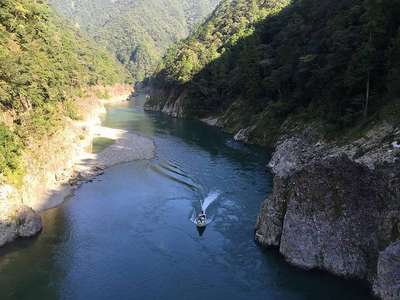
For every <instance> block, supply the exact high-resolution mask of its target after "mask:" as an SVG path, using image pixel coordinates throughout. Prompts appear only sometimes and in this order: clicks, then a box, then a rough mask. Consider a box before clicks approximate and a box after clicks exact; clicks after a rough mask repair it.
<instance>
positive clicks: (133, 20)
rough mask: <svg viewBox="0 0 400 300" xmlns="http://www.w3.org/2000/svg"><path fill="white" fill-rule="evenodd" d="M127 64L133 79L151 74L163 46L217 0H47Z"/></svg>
mask: <svg viewBox="0 0 400 300" xmlns="http://www.w3.org/2000/svg"><path fill="white" fill-rule="evenodd" d="M49 2H50V3H51V4H52V5H53V6H54V7H55V8H56V9H57V11H58V12H60V13H61V14H62V15H64V16H66V17H67V18H68V19H71V20H73V21H74V23H75V24H76V26H78V27H80V28H81V30H83V31H85V32H87V33H88V34H89V35H90V36H91V37H93V38H94V39H95V40H96V41H97V42H100V43H102V44H104V45H106V46H107V47H108V48H109V50H111V51H112V52H114V53H115V55H116V57H117V58H118V60H119V61H120V62H122V63H123V64H124V65H126V66H127V67H128V69H129V70H130V71H131V73H132V75H133V76H134V78H135V80H136V81H141V80H143V79H144V78H145V77H146V76H148V75H149V74H151V72H152V71H153V70H154V66H155V65H157V64H158V62H159V60H160V58H161V57H162V55H163V54H164V51H165V49H166V48H167V47H168V46H169V45H171V44H172V43H174V42H176V41H177V40H179V39H182V38H185V37H186V36H187V35H188V34H189V32H190V30H191V29H192V28H193V27H194V26H195V25H196V24H197V23H198V22H200V21H201V20H203V18H204V17H205V16H206V15H208V14H209V13H210V12H211V11H212V10H213V8H214V7H215V5H216V4H217V2H218V0H183V1H182V0H120V1H112V0H94V1H88V0H68V1H64V0H50V1H49Z"/></svg>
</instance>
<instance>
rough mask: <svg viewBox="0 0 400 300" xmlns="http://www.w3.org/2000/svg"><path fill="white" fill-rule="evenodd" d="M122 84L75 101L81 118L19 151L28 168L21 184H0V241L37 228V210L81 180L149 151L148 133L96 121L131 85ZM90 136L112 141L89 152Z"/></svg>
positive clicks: (50, 205) (58, 201) (146, 155)
mask: <svg viewBox="0 0 400 300" xmlns="http://www.w3.org/2000/svg"><path fill="white" fill-rule="evenodd" d="M121 90H123V88H121V87H119V90H118V91H121ZM125 90H126V91H127V93H122V92H119V93H117V92H115V93H114V94H112V97H110V98H109V99H107V100H101V99H96V98H95V97H91V98H88V99H82V100H80V101H78V102H77V104H78V106H79V111H80V112H82V113H83V114H82V118H81V120H80V121H74V120H71V119H68V120H66V125H65V128H64V129H63V130H61V131H60V132H58V133H57V134H54V135H52V136H49V137H43V141H41V142H40V143H37V144H34V145H32V147H31V148H30V149H29V151H27V152H26V153H25V154H24V160H25V162H26V167H27V174H26V176H25V177H24V181H23V184H22V187H21V188H19V189H16V188H14V187H12V186H10V185H1V186H0V246H2V245H4V244H6V243H8V242H11V241H13V240H15V239H16V238H18V237H27V236H32V235H34V234H36V233H37V232H39V231H40V229H41V228H42V224H41V219H40V215H39V214H37V213H36V212H42V211H44V210H47V209H50V208H54V207H56V206H58V205H60V204H61V203H63V201H64V200H65V199H66V198H67V196H69V195H71V194H72V193H73V191H74V190H75V189H76V188H77V187H78V186H79V185H80V184H82V183H85V182H87V181H90V180H91V179H93V178H94V177H96V176H98V175H100V174H102V173H103V172H104V170H105V169H106V168H108V167H111V166H114V165H116V164H120V163H124V162H129V161H133V160H142V159H151V158H152V157H154V153H155V146H154V143H153V141H152V140H151V139H149V138H146V137H143V136H140V135H138V134H134V133H131V132H128V131H125V130H119V129H112V128H106V127H103V126H101V116H102V115H103V114H105V113H106V109H105V105H106V104H111V103H119V102H123V101H127V99H128V98H129V95H130V94H129V92H130V89H129V88H127V89H125ZM94 138H107V139H112V140H113V141H114V143H113V144H111V145H110V146H108V147H106V148H105V149H104V150H103V151H101V152H99V153H93V152H92V151H91V149H92V147H91V146H92V143H93V139H94Z"/></svg>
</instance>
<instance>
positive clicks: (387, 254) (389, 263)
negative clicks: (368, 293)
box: [374, 228, 400, 300]
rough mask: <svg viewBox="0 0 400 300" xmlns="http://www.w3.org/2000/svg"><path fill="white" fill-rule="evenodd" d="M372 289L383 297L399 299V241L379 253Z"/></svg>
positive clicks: (392, 299) (389, 299)
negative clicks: (375, 277)
mask: <svg viewBox="0 0 400 300" xmlns="http://www.w3.org/2000/svg"><path fill="white" fill-rule="evenodd" d="M399 229H400V228H399ZM374 291H375V293H376V294H377V295H378V296H380V297H381V298H383V299H387V300H398V299H400V241H399V242H396V243H393V244H391V245H390V246H389V247H387V248H386V249H385V250H384V251H382V252H381V253H380V254H379V259H378V270H377V280H376V282H375V285H374Z"/></svg>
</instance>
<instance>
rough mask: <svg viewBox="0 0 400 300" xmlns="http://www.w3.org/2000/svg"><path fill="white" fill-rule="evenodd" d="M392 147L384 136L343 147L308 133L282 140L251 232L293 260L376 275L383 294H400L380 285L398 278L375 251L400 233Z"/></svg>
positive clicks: (398, 170)
mask: <svg viewBox="0 0 400 300" xmlns="http://www.w3.org/2000/svg"><path fill="white" fill-rule="evenodd" d="M391 147H392V146H391V142H390V139H387V142H383V139H382V136H379V137H378V138H377V139H375V140H374V139H369V140H368V141H366V142H365V143H363V142H360V141H356V143H355V144H354V145H345V146H341V147H339V146H337V145H332V144H329V145H328V144H326V143H323V142H320V141H318V139H316V138H315V137H314V136H313V135H306V136H304V137H301V136H300V137H293V138H286V139H283V140H281V142H280V144H279V145H278V146H277V147H276V152H275V153H274V155H273V158H272V159H271V162H270V164H269V166H270V168H271V170H272V172H273V173H274V174H275V178H274V190H273V193H272V194H271V195H270V197H269V198H268V199H267V200H266V201H265V202H264V203H263V205H262V207H261V212H260V215H259V217H258V219H257V224H256V234H255V239H256V240H257V241H258V242H259V243H260V244H262V245H264V246H278V247H279V250H280V252H281V254H282V255H283V256H284V257H285V258H286V260H287V261H288V262H289V263H291V264H293V265H296V266H299V267H302V268H306V269H314V268H316V269H323V270H327V271H329V272H331V273H333V274H337V275H340V276H344V277H352V278H359V279H364V280H368V281H369V282H370V283H371V285H372V284H373V283H374V281H375V280H377V282H381V283H379V284H376V288H375V290H376V291H377V293H378V294H379V295H380V296H381V297H382V298H383V299H400V298H390V297H389V296H387V295H388V294H385V293H383V292H381V291H382V290H396V287H395V286H396V284H397V285H399V284H400V282H399V280H398V277H397V279H394V282H389V280H388V279H387V278H389V277H390V276H391V275H390V276H389V275H386V277H385V275H380V274H381V273H382V274H389V273H390V274H392V273H393V272H394V270H389V269H388V267H387V265H388V264H386V265H385V261H387V259H386V260H384V258H385V257H388V256H383V258H381V257H382V254H380V251H383V250H384V249H385V248H386V247H387V246H388V245H390V244H391V243H393V242H395V241H397V240H400V228H399V224H400V160H398V159H397V158H396V157H395V156H394V153H393V151H391ZM379 149H380V151H381V152H379ZM385 252H386V251H385ZM389 253H390V255H391V256H390V257H391V258H390V259H392V260H396V256H393V254H392V253H393V251H389ZM397 258H398V256H397ZM382 259H383V260H382ZM378 261H379V263H378ZM381 261H383V262H382V263H381ZM392 265H395V264H392ZM381 266H382V267H381ZM380 269H382V270H383V271H380ZM376 278H378V279H376ZM379 278H383V279H381V280H380V279H379ZM388 285H389V286H390V287H389V288H386V287H384V288H379V287H382V286H388Z"/></svg>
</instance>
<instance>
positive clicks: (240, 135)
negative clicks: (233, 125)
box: [233, 126, 256, 143]
mask: <svg viewBox="0 0 400 300" xmlns="http://www.w3.org/2000/svg"><path fill="white" fill-rule="evenodd" d="M255 128H256V127H255V126H251V127H247V128H243V129H240V130H239V131H238V132H237V133H236V134H235V136H234V137H233V139H234V140H235V141H238V142H244V143H248V142H249V139H250V134H251V132H252V131H253V130H254V129H255Z"/></svg>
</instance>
